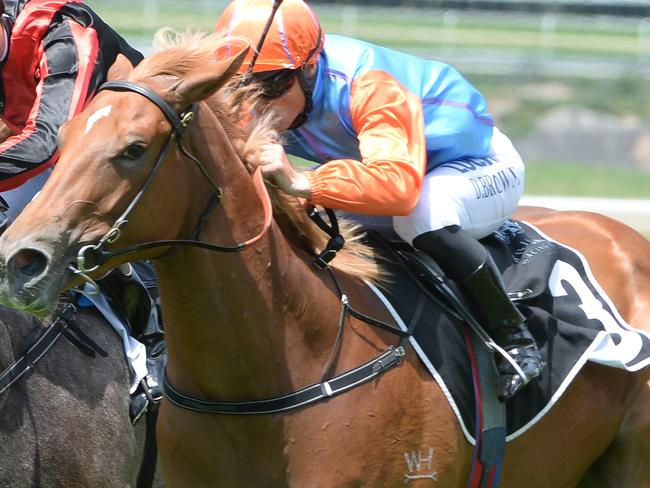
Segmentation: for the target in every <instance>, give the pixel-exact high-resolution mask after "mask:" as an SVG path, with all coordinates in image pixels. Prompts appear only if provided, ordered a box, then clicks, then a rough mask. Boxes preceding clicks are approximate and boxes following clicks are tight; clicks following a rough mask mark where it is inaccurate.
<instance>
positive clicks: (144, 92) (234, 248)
mask: <svg viewBox="0 0 650 488" xmlns="http://www.w3.org/2000/svg"><path fill="white" fill-rule="evenodd" d="M100 90H112V91H120V92H132V93H137V94H138V95H141V96H143V97H145V98H146V99H148V100H149V101H151V102H152V103H153V104H154V105H156V106H157V107H158V108H159V109H160V111H161V112H162V113H163V114H164V115H165V118H166V119H167V121H168V122H169V123H170V124H171V126H172V131H171V132H170V134H169V137H168V138H167V141H165V144H164V146H163V147H162V149H161V150H160V153H159V154H158V156H157V158H156V162H155V163H154V165H153V166H152V168H151V171H150V172H149V175H148V176H147V179H146V180H145V182H144V183H143V185H142V187H141V188H140V190H138V192H137V193H136V195H135V196H134V197H133V199H132V200H131V202H130V203H129V205H128V206H127V208H126V210H125V211H124V212H123V213H122V215H120V216H119V217H118V218H117V219H116V220H115V222H114V223H113V225H112V226H111V228H110V230H109V231H108V232H107V233H106V234H104V236H102V237H101V238H100V239H99V241H98V242H97V243H96V244H89V245H86V246H83V247H82V248H81V249H79V251H78V253H77V258H76V263H75V264H76V267H75V266H74V265H70V266H69V269H70V270H71V271H72V272H73V273H74V274H75V275H77V276H79V277H81V278H82V279H83V280H84V281H85V282H87V283H88V284H90V285H91V287H92V288H93V290H92V291H91V293H97V292H98V288H97V284H96V283H95V282H94V281H93V279H92V278H90V277H89V276H88V273H91V272H93V271H95V270H97V269H98V268H99V267H100V266H101V265H103V264H105V263H106V262H108V261H109V260H110V259H112V258H114V257H117V256H123V255H125V254H132V253H135V252H140V251H145V250H148V249H154V248H157V247H168V246H186V247H187V246H190V247H199V248H203V249H207V250H210V251H217V252H240V251H243V250H244V249H246V248H247V247H248V246H250V245H251V244H253V243H254V242H256V241H257V240H259V239H260V238H261V237H262V236H263V235H264V234H265V233H266V231H267V230H268V228H269V227H270V224H271V219H272V210H271V201H270V197H269V195H268V192H267V191H266V186H265V185H264V182H263V179H262V174H261V171H259V170H258V171H256V173H255V174H254V176H253V181H254V184H255V188H256V189H257V192H258V194H259V195H260V198H261V200H262V205H263V207H264V213H265V219H264V227H263V229H262V231H261V232H260V233H259V234H258V235H256V236H255V237H253V238H251V239H248V240H247V241H245V242H242V243H239V244H234V245H219V244H212V243H210V242H205V241H201V240H199V236H200V234H201V231H202V229H203V226H204V225H205V223H206V221H207V219H208V217H209V215H210V213H211V212H212V210H213V209H214V208H215V207H216V206H217V205H218V204H219V202H220V201H221V196H222V194H223V191H222V189H221V188H220V187H219V186H217V185H216V184H215V183H214V181H213V180H212V178H210V175H209V174H208V172H207V170H206V169H205V166H204V165H203V163H202V162H201V161H200V160H199V159H197V158H196V157H195V156H193V155H192V154H191V153H190V152H189V151H188V150H187V148H186V147H185V145H184V144H183V135H184V133H185V130H186V129H187V127H188V126H189V125H190V123H191V122H192V120H194V118H195V117H196V113H197V111H198V105H197V104H195V105H192V106H191V107H189V108H187V109H186V110H184V111H182V112H181V113H180V115H179V114H177V113H176V112H175V111H174V109H173V108H172V107H171V105H170V104H169V103H167V101H165V100H164V99H163V98H162V97H160V96H159V95H158V94H156V93H155V92H154V91H153V90H151V89H150V88H149V87H147V86H145V85H142V84H139V83H134V82H131V81H110V82H107V83H104V84H103V85H102V86H101V87H100ZM174 140H175V141H176V143H177V145H178V148H179V150H180V151H181V153H182V154H183V155H184V156H185V157H187V158H188V159H190V160H191V161H192V162H193V163H194V164H195V165H196V166H197V167H198V168H199V171H200V172H201V174H202V175H203V176H204V178H205V179H206V180H207V181H208V183H209V184H210V186H211V187H212V190H213V193H212V197H211V198H210V201H209V202H208V204H207V205H206V207H205V210H204V211H203V213H202V214H201V216H200V217H199V221H198V223H197V225H196V228H195V230H194V232H193V233H192V237H191V238H190V239H169V240H158V241H150V242H145V243H139V244H133V245H131V246H127V247H124V248H121V249H116V250H112V251H108V250H107V247H108V245H109V244H113V243H115V242H116V241H117V240H118V239H119V238H120V236H121V234H122V229H123V228H124V227H125V226H126V224H127V223H128V222H129V215H130V214H131V212H132V211H133V209H134V208H135V207H136V205H137V204H138V203H139V202H140V200H141V199H142V197H143V195H144V193H145V192H146V191H147V189H148V188H149V186H150V185H151V183H152V181H153V179H154V177H155V176H156V174H157V173H158V172H159V170H160V168H161V166H162V163H163V161H164V160H165V159H166V158H167V155H168V154H169V150H170V149H171V146H172V144H173V142H174ZM88 262H91V263H92V264H91V265H90V266H88ZM84 293H88V292H84Z"/></svg>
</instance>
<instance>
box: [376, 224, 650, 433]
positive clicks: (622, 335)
mask: <svg viewBox="0 0 650 488" xmlns="http://www.w3.org/2000/svg"><path fill="white" fill-rule="evenodd" d="M523 223H525V224H526V225H527V226H529V227H531V228H532V229H533V230H534V231H536V232H537V233H539V235H540V236H542V237H544V238H545V239H547V240H548V241H550V242H554V243H556V244H558V245H560V246H562V247H564V248H565V249H568V250H570V251H572V252H573V253H575V255H576V256H578V257H579V258H580V261H581V262H582V265H583V266H584V268H585V271H586V276H587V279H588V280H589V282H590V284H591V285H592V286H593V287H594V289H595V290H596V291H597V292H598V293H599V294H600V297H599V298H600V299H602V300H603V301H604V302H605V303H606V304H607V305H608V306H609V308H610V309H611V313H610V311H606V310H605V309H604V308H603V307H602V304H600V302H598V300H596V299H595V297H594V296H593V294H592V293H591V291H590V290H588V289H587V287H586V286H584V281H583V280H582V278H581V277H580V275H579V274H578V272H577V270H575V268H573V266H571V265H569V264H567V263H564V262H563V261H561V260H558V261H557V262H556V264H555V265H554V269H553V272H552V273H551V276H550V277H549V283H548V288H549V290H550V291H551V293H552V294H553V295H554V296H556V297H559V296H563V295H565V294H566V291H565V286H571V287H573V289H574V292H575V293H577V294H578V296H579V297H580V299H581V300H582V303H581V304H580V305H579V307H580V309H581V310H582V311H583V312H584V314H585V316H586V317H587V318H588V319H596V320H598V321H600V322H601V323H602V324H603V328H604V329H605V330H603V331H601V332H599V333H598V334H597V335H596V337H595V338H594V340H593V341H592V342H591V344H590V345H589V347H587V348H586V349H585V351H584V353H583V354H582V356H580V358H579V359H578V360H577V361H576V362H575V364H574V365H573V367H572V368H571V370H570V372H569V373H568V374H567V375H566V377H565V378H564V380H563V381H562V383H561V384H560V386H559V387H558V388H557V390H556V391H555V392H554V393H553V395H552V396H551V398H550V400H549V401H548V403H547V404H546V405H545V407H544V408H543V409H542V410H540V411H539V413H538V414H537V415H535V416H534V417H533V418H532V419H531V420H530V421H528V422H527V423H526V424H525V425H523V426H522V427H521V428H520V429H518V430H516V431H515V432H512V433H511V434H510V435H508V436H507V437H506V441H508V442H509V441H512V440H513V439H516V438H517V437H519V436H520V435H522V434H524V433H525V432H527V431H528V430H529V429H530V428H531V427H533V426H534V425H535V424H536V423H537V422H538V421H539V420H541V419H542V417H544V415H546V414H547V413H548V412H549V411H550V410H551V408H553V406H554V405H555V404H556V403H557V401H558V400H559V399H560V397H561V396H562V395H563V394H564V392H565V391H566V390H567V388H568V387H569V385H570V384H571V382H572V381H573V379H574V378H575V377H576V376H577V375H578V373H579V372H580V370H581V369H582V367H583V366H584V364H585V363H586V362H587V361H591V362H594V363H598V364H603V365H606V366H610V367H614V368H619V369H625V370H627V371H630V372H634V371H638V370H640V369H642V368H644V367H646V366H648V365H649V364H650V357H646V358H644V359H641V360H639V361H638V362H634V361H633V360H634V359H635V358H637V355H638V354H639V352H641V342H642V340H641V337H640V334H641V335H644V336H646V337H647V338H648V339H650V334H648V333H647V332H645V331H642V330H639V329H635V328H633V327H632V326H630V325H629V324H628V323H627V322H625V320H624V319H623V318H622V317H621V315H620V313H619V312H618V310H617V309H616V307H615V306H614V304H613V302H612V301H611V299H610V298H609V297H608V296H607V294H606V293H605V291H604V290H603V288H602V287H601V286H600V284H599V283H598V282H597V280H596V279H595V277H594V276H593V273H592V272H591V268H590V267H589V265H588V264H587V260H586V259H585V257H584V256H583V255H582V254H581V253H580V252H578V251H576V250H575V249H573V248H571V247H569V246H566V245H564V244H562V243H561V242H558V241H555V240H554V239H551V238H550V237H548V236H547V235H546V234H544V233H543V232H541V231H540V230H539V229H538V228H537V227H535V226H533V225H531V224H530V223H528V222H523ZM576 278H577V279H576ZM366 284H367V285H368V287H369V288H370V289H371V290H372V291H373V292H374V293H375V294H376V295H377V297H378V298H379V299H380V300H381V301H382V303H384V305H385V307H386V309H387V310H388V311H389V312H390V314H391V315H392V317H393V319H394V320H395V322H396V323H397V324H398V325H399V327H400V328H401V329H402V330H407V327H406V324H405V323H404V321H403V320H402V318H401V317H400V316H399V315H398V313H397V311H396V310H395V309H394V308H393V306H392V305H391V303H390V302H389V300H388V299H387V298H386V296H385V295H384V294H383V293H382V292H381V291H380V290H379V289H378V288H377V287H375V286H374V285H372V284H371V283H369V282H366ZM410 342H411V345H412V346H413V349H414V350H415V351H416V353H417V354H418V357H419V358H420V359H421V360H422V362H423V363H424V365H425V366H426V368H427V370H428V371H429V373H431V375H432V376H433V378H434V379H435V380H436V382H437V383H438V385H439V386H440V388H441V389H442V391H443V393H444V395H445V396H446V397H447V401H448V402H449V405H450V406H451V408H452V410H453V412H454V414H455V415H456V418H457V419H458V422H459V424H460V426H461V429H462V431H463V434H464V435H465V438H466V439H467V441H468V442H469V443H471V444H472V445H474V444H475V442H476V441H475V439H474V437H473V436H472V434H470V432H469V430H468V429H467V426H466V425H465V423H464V422H463V418H462V416H461V414H460V410H459V408H458V406H457V405H456V403H455V401H454V399H453V397H452V395H451V393H450V392H449V389H448V387H447V386H446V385H445V383H444V380H443V378H442V376H441V375H440V374H439V373H438V371H437V370H436V369H435V367H434V366H433V365H432V364H431V362H430V361H429V359H428V358H427V357H426V355H425V354H424V353H423V351H422V349H421V347H420V346H419V345H418V343H417V341H416V340H415V338H414V337H411V338H410Z"/></svg>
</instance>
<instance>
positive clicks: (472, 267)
mask: <svg viewBox="0 0 650 488" xmlns="http://www.w3.org/2000/svg"><path fill="white" fill-rule="evenodd" d="M413 246H414V247H416V248H417V249H419V250H421V251H423V252H425V253H426V254H428V255H429V256H431V257H432V258H433V259H435V260H436V262H437V263H438V265H439V266H440V267H441V268H442V270H443V271H444V272H445V274H446V275H447V277H449V278H451V279H453V280H454V281H455V282H456V283H458V285H459V286H460V287H461V288H462V290H463V291H464V292H465V293H466V294H467V295H468V298H470V300H471V301H472V302H473V304H474V305H475V306H476V309H477V312H478V319H479V321H480V323H481V325H482V326H483V327H484V328H485V330H486V331H487V332H488V334H490V336H491V337H492V338H493V339H494V341H495V342H496V343H497V344H498V345H499V346H500V347H502V348H503V349H504V350H505V351H506V352H508V354H510V357H511V358H512V359H513V360H514V361H515V363H517V365H518V366H519V367H520V368H521V370H522V371H523V373H524V375H525V376H526V377H525V378H524V377H522V376H521V375H520V374H518V373H517V372H516V371H515V368H514V367H513V366H512V364H510V362H509V361H508V360H507V359H505V358H503V357H502V356H501V355H497V368H498V370H499V373H500V376H499V380H498V385H497V396H498V398H499V400H500V401H502V402H503V401H506V400H507V399H508V398H510V397H512V396H513V395H514V394H515V393H517V392H518V391H519V390H521V389H522V388H523V387H524V386H525V385H526V384H527V383H528V381H530V380H531V379H532V378H535V377H537V376H539V375H540V374H541V372H542V369H543V368H544V362H543V361H542V356H541V354H540V352H539V349H538V348H537V344H536V342H535V339H534V337H533V336H532V334H531V333H530V331H529V330H528V327H526V324H525V322H524V316H523V315H522V314H521V312H519V310H517V308H516V306H515V305H514V304H513V303H512V301H511V300H510V299H509V298H508V295H507V293H506V291H505V288H504V286H503V282H502V281H501V276H500V274H499V272H498V271H497V270H496V266H495V265H494V263H493V261H492V258H491V256H490V255H489V254H488V253H487V251H486V250H485V249H484V248H483V246H481V244H480V243H479V242H478V241H477V240H476V239H474V238H473V237H471V236H470V235H469V234H468V233H467V232H465V231H463V230H462V229H461V228H460V227H458V226H450V227H445V228H443V229H440V230H437V231H432V232H427V233H425V234H422V235H419V236H418V237H416V238H415V239H414V240H413Z"/></svg>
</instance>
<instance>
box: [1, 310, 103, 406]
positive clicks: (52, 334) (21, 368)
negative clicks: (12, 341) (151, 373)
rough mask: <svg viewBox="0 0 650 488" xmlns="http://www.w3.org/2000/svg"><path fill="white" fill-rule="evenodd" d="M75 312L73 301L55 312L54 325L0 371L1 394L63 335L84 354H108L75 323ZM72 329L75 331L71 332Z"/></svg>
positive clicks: (37, 361)
mask: <svg viewBox="0 0 650 488" xmlns="http://www.w3.org/2000/svg"><path fill="white" fill-rule="evenodd" d="M75 312H76V308H75V306H74V305H72V304H71V303H68V304H66V305H65V306H63V307H62V308H61V309H60V310H58V311H57V312H55V316H56V320H55V321H54V322H53V323H52V325H50V326H49V327H47V329H45V331H44V332H43V333H42V334H41V335H40V336H39V337H38V338H37V339H36V340H35V341H34V342H33V343H32V344H31V345H30V346H29V347H28V348H27V349H26V350H25V352H24V353H23V355H22V356H21V357H19V358H18V359H17V360H16V361H14V362H13V363H12V364H10V365H9V366H7V367H6V368H5V369H4V371H2V372H1V373H0V395H1V394H3V393H4V392H5V391H7V390H8V389H9V388H11V387H12V386H13V385H14V384H15V383H16V382H17V381H18V380H20V379H21V378H22V377H24V376H25V375H26V374H27V373H29V372H30V371H31V370H32V369H34V367H35V366H36V365H37V364H38V363H39V362H40V360H41V359H43V357H45V355H46V354H47V353H48V351H49V350H50V349H52V347H53V346H54V345H55V344H56V343H57V342H58V340H59V339H60V338H61V336H64V337H66V338H67V339H68V340H69V341H70V342H71V343H72V344H74V345H75V346H76V347H77V348H79V350H81V352H83V353H84V354H87V355H89V356H92V357H94V356H95V353H99V354H100V355H101V356H104V357H105V356H106V352H105V351H104V350H103V349H102V348H101V347H99V345H98V344H96V343H95V342H94V341H93V340H92V339H90V337H88V336H87V335H86V334H84V333H83V332H82V331H81V329H79V328H78V327H77V326H75V325H74V322H73V320H72V317H73V315H74V313H75ZM71 330H72V331H73V332H70V331H71Z"/></svg>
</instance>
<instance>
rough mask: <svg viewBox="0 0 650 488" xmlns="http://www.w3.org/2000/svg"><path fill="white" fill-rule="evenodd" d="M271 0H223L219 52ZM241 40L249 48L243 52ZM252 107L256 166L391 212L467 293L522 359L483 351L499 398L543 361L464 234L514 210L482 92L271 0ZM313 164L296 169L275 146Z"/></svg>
mask: <svg viewBox="0 0 650 488" xmlns="http://www.w3.org/2000/svg"><path fill="white" fill-rule="evenodd" d="M273 3H274V2H273V0H235V1H233V2H232V3H231V4H230V5H229V6H228V7H227V8H226V10H225V11H224V12H223V14H222V16H221V18H220V19H219V21H218V22H217V30H218V31H221V32H223V33H224V34H225V35H226V36H227V40H228V39H230V40H229V41H228V42H227V43H226V46H225V50H226V51H233V50H234V49H235V44H236V43H241V41H240V39H241V38H242V37H243V38H246V39H248V40H249V41H250V43H251V45H253V46H257V45H258V42H259V40H260V38H261V36H262V33H263V31H264V28H265V25H266V24H267V22H268V20H269V19H270V18H271V13H272V5H273ZM251 51H252V50H251ZM252 55H253V53H252V52H251V53H249V55H248V57H247V59H246V61H245V62H244V64H243V66H242V67H241V68H240V73H242V74H244V73H247V72H250V71H252V77H253V79H254V80H255V81H257V82H258V83H259V86H260V90H261V102H260V105H261V110H262V111H264V112H270V113H272V114H274V115H275V117H276V121H277V124H278V128H279V129H280V130H284V131H285V133H284V141H285V142H284V146H281V145H277V144H270V145H267V146H265V147H264V148H263V150H262V154H261V163H262V164H263V165H264V166H263V167H262V170H263V172H264V174H265V176H266V177H267V178H269V179H271V180H273V181H274V182H275V183H276V184H277V185H278V186H279V187H280V188H281V189H282V190H283V191H285V192H286V193H288V194H290V195H294V196H296V197H302V198H305V199H307V200H308V201H309V202H310V203H312V204H314V205H322V206H325V207H329V208H333V209H339V210H344V211H348V212H352V213H354V214H363V215H379V216H382V215H383V216H391V217H392V221H391V226H392V230H394V231H395V232H396V233H397V234H398V235H399V236H400V237H401V238H402V239H403V240H405V241H406V242H408V243H410V244H412V245H413V246H414V247H415V248H417V249H419V250H420V251H422V252H424V253H426V254H428V255H430V256H431V257H432V258H434V259H435V261H436V262H437V263H438V264H439V265H440V267H441V268H442V269H443V271H444V272H445V274H446V275H447V276H448V277H449V278H451V279H453V280H455V281H456V282H457V283H458V284H459V285H460V286H461V288H462V290H463V291H464V292H465V293H466V294H467V295H468V296H469V298H470V299H471V300H472V301H473V302H474V303H475V305H476V308H477V309H478V316H479V319H480V321H481V323H482V325H483V326H484V327H485V328H486V329H487V331H488V332H489V333H490V335H491V336H492V337H493V338H494V340H495V341H496V342H497V344H499V345H500V346H502V347H503V348H504V349H505V350H506V351H508V352H509V354H510V355H511V357H512V358H513V359H514V361H515V362H516V363H517V364H518V365H519V367H520V368H521V369H522V370H523V373H524V374H525V376H526V378H522V376H521V375H519V374H518V373H517V372H516V370H515V369H514V368H513V366H512V365H511V364H510V363H509V362H508V361H507V360H505V359H504V358H502V357H501V356H499V357H498V358H497V366H498V368H499V372H500V376H499V385H498V396H499V399H500V400H501V401H505V400H506V399H508V398H510V397H511V396H512V395H514V394H515V393H516V392H517V391H519V390H520V389H521V388H523V386H525V384H526V383H527V381H528V380H530V379H531V378H534V377H536V376H539V374H540V373H541V371H542V369H543V367H544V363H543V362H542V358H541V355H540V352H539V350H538V347H537V344H536V343H535V339H534V338H533V336H532V335H531V333H530V331H529V330H528V327H527V326H526V324H525V321H524V316H523V315H522V314H521V313H520V312H519V310H518V309H517V308H516V307H515V306H514V304H513V303H512V302H511V301H510V299H509V298H508V295H507V293H506V291H505V289H504V286H503V284H502V281H501V278H500V274H499V272H498V270H497V269H496V267H495V265H494V263H493V262H492V261H491V259H490V256H489V254H488V253H487V252H486V250H485V249H484V248H483V246H482V245H481V244H480V243H479V242H478V241H477V239H480V238H482V237H485V236H487V235H488V234H490V233H491V232H493V231H495V230H496V229H497V228H499V226H501V224H502V223H503V222H504V221H505V220H506V219H507V218H508V217H510V216H511V215H512V214H513V213H514V211H515V209H516V208H517V205H518V202H519V199H520V197H521V195H522V193H523V185H524V166H523V162H522V160H521V158H520V156H519V154H518V153H517V151H516V150H515V149H514V147H513V146H512V144H511V142H510V140H509V139H508V138H507V137H506V136H505V135H504V134H503V133H501V132H500V131H499V129H497V128H496V127H495V125H494V121H493V119H492V116H491V115H490V114H489V113H488V111H487V105H486V101H485V99H484V98H483V96H482V95H481V93H479V92H478V91H477V90H476V89H475V88H474V87H473V86H472V85H471V84H470V83H469V82H468V81H467V80H466V79H465V78H463V77H462V76H461V75H460V74H459V73H458V71H456V70H455V69H454V68H452V67H451V66H449V65H446V64H443V63H440V62H436V61H427V60H424V59H420V58H417V57H413V56H409V55H406V54H402V53H399V52H395V51H392V50H390V49H386V48H383V47H379V46H375V45H372V44H369V43H367V42H363V41H360V40H357V39H351V38H348V37H343V36H338V35H327V36H325V35H324V33H323V31H322V28H321V26H320V23H319V21H318V19H317V17H316V15H315V14H314V12H313V11H312V10H311V8H309V6H307V4H306V3H304V2H303V1H302V0H284V1H283V2H281V3H280V6H279V9H278V10H277V12H276V14H275V16H274V17H273V22H272V24H271V26H270V29H269V30H268V33H267V36H266V38H265V40H264V43H263V44H262V48H261V50H260V52H259V55H258V57H257V59H256V61H255V63H254V65H253V68H252V70H249V68H250V64H251V59H252ZM287 153H288V154H293V155H297V156H300V157H302V158H305V159H308V160H310V161H314V162H316V163H318V164H319V166H318V167H317V168H316V169H313V170H311V171H305V172H297V171H296V170H295V169H294V168H293V167H292V166H291V163H290V162H289V160H288V158H287Z"/></svg>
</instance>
